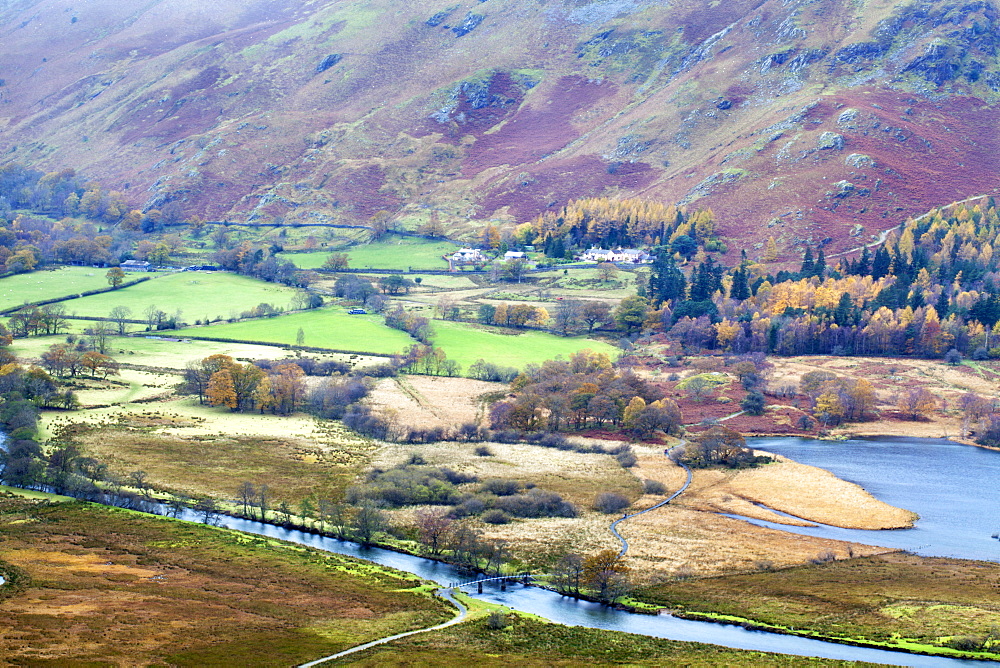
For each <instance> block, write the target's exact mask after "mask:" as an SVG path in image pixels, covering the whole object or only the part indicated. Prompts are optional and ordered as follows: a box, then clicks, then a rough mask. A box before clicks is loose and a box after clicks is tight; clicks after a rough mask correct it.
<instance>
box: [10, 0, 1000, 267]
mask: <svg viewBox="0 0 1000 668" xmlns="http://www.w3.org/2000/svg"><path fill="white" fill-rule="evenodd" d="M997 22H998V10H997V6H996V4H995V3H994V2H993V1H992V0H984V1H981V2H966V3H964V4H963V3H954V2H948V1H928V2H921V3H914V4H901V3H894V2H888V1H887V0H860V1H858V2H854V3H840V2H835V1H833V0H795V1H791V2H790V1H788V0H727V2H724V3H718V2H713V3H708V2H704V1H702V2H699V1H695V0H672V1H671V2H667V3H664V2H652V1H651V0H599V1H595V2H568V1H565V0H563V1H552V2H547V3H537V2H528V1H527V0H509V1H506V2H500V1H499V0H491V1H486V0H461V1H459V2H455V0H418V1H416V2H411V3H405V4H404V3H399V2H391V1H390V0H368V1H366V2H362V1H361V0H349V1H344V2H336V3H334V2H321V1H318V0H274V1H268V2H265V1H263V0H256V1H252V2H236V1H235V0H220V1H218V2H213V3H195V2H192V1H190V0H150V1H148V2H145V3H142V4H141V5H138V6H137V5H135V4H134V3H120V2H114V1H112V0H93V1H92V2H88V3H86V4H78V3H71V2H69V0H18V1H16V2H10V3H4V4H3V6H2V8H0V34H2V45H0V78H2V80H3V85H2V87H0V155H2V156H3V158H2V159H3V160H4V161H18V162H21V163H26V164H30V165H33V166H36V167H39V168H42V169H58V168H63V167H67V166H71V167H74V168H76V169H78V170H80V171H83V172H85V173H86V174H88V176H91V177H93V178H98V179H100V180H101V181H102V182H104V183H105V184H107V187H112V188H122V189H123V190H124V193H125V197H126V199H127V200H130V201H131V203H132V204H134V205H136V206H145V207H151V206H162V205H163V204H165V203H167V202H170V201H176V202H179V203H180V204H181V205H182V206H183V208H184V210H185V211H186V212H187V213H188V214H199V215H201V216H203V217H205V218H206V219H209V220H232V221H238V222H243V221H248V220H249V221H256V222H273V221H276V222H281V223H289V224H291V223H345V224H359V223H361V224H363V223H364V222H366V221H367V220H368V218H369V217H371V216H372V215H373V214H374V213H375V212H377V211H379V210H383V209H384V210H387V211H389V212H390V213H391V214H392V216H393V217H394V218H396V219H397V220H398V221H400V222H401V223H402V224H404V225H405V226H408V227H411V228H412V227H416V226H418V225H420V224H423V223H426V222H427V221H428V220H429V219H430V218H431V214H432V213H434V218H435V220H437V221H439V222H440V223H441V224H443V225H444V227H445V229H447V230H448V231H449V233H450V234H453V235H462V234H471V233H472V232H473V231H475V230H477V229H479V227H480V226H481V225H484V224H486V222H488V221H501V222H514V221H516V222H524V221H526V220H529V219H531V218H533V217H535V216H536V215H538V214H539V213H541V212H543V211H545V210H551V209H555V208H558V207H559V206H561V205H562V204H565V203H566V202H567V201H568V200H569V199H572V198H574V197H584V196H599V195H610V196H639V197H644V198H649V199H656V200H662V201H667V202H671V203H686V204H690V203H695V202H696V203H697V206H698V207H706V206H710V207H712V208H713V210H714V211H715V212H716V215H717V217H718V228H719V232H720V235H721V236H722V237H723V238H726V239H729V240H732V241H734V242H735V243H731V244H730V250H731V251H733V250H738V249H740V248H746V249H747V250H748V252H751V253H752V252H753V249H755V248H760V246H761V245H762V241H763V240H766V238H767V236H768V235H773V236H775V238H776V239H777V240H778V242H779V246H780V247H781V248H782V249H783V255H785V256H786V257H791V256H795V255H797V254H798V253H800V250H799V249H800V248H801V244H802V243H805V242H808V243H812V244H817V243H821V242H822V241H824V240H827V239H828V240H829V241H828V244H829V246H828V248H827V252H828V254H829V253H833V252H836V251H838V250H844V249H847V248H850V247H854V246H857V245H858V243H859V241H861V240H866V239H868V238H870V235H873V234H876V233H877V232H879V231H881V230H883V229H885V228H887V227H890V226H892V225H895V224H898V223H899V222H901V221H902V220H903V219H904V218H905V217H906V216H907V215H913V214H917V213H920V212H923V211H925V210H927V209H929V208H930V207H932V206H935V205H939V204H941V203H943V202H950V201H954V200H958V199H962V198H963V197H966V196H970V195H977V194H983V193H994V192H997V183H998V182H1000V180H998V172H1000V161H998V160H996V158H995V156H996V154H997V152H998V149H1000V137H998V136H997V134H996V132H995V128H996V127H997V124H998V121H1000V111H998V110H997V109H996V108H995V107H994V106H993V103H994V102H995V101H996V100H997V99H998V97H1000V59H998V55H997V53H998V52H997V48H998V46H1000V37H998V35H1000V32H998V29H997V28H998V26H997ZM852 236H853V237H855V238H852ZM757 254H759V251H758V253H757Z"/></svg>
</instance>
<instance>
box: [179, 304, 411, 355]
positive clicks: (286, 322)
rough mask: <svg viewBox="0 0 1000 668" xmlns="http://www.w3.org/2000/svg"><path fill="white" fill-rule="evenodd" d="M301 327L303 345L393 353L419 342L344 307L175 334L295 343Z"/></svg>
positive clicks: (376, 319)
mask: <svg viewBox="0 0 1000 668" xmlns="http://www.w3.org/2000/svg"><path fill="white" fill-rule="evenodd" d="M299 328H301V329H302V331H303V333H304V334H305V340H304V342H303V345H306V346H314V347H317V348H334V349H336V350H356V351H358V352H372V353H382V354H392V353H397V352H402V351H403V350H404V349H406V348H408V347H409V346H411V345H413V344H414V343H415V341H414V340H413V339H412V338H410V336H409V335H407V334H405V333H404V332H401V331H399V330H397V329H392V328H390V327H386V326H385V325H384V324H382V318H381V317H380V316H376V315H348V314H347V311H346V310H345V309H344V308H343V307H333V308H324V309H316V310H314V311H305V312H301V313H290V314H288V315H284V316H281V317H278V318H265V319H262V320H247V321H245V322H234V323H227V324H221V325H212V326H211V327H191V328H188V329H182V330H180V331H179V332H172V333H171V336H174V335H176V336H200V337H206V338H224V339H240V340H244V341H263V342H266V343H277V344H285V345H293V344H294V343H295V342H296V336H297V334H298V331H299Z"/></svg>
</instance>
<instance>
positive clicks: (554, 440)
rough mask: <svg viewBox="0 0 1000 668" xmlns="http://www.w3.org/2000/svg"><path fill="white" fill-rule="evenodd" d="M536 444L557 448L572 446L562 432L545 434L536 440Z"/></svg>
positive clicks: (569, 447) (565, 448) (567, 448)
mask: <svg viewBox="0 0 1000 668" xmlns="http://www.w3.org/2000/svg"><path fill="white" fill-rule="evenodd" d="M538 445H540V446H542V447H543V448H558V449H559V450H571V449H572V446H571V445H570V444H569V441H567V440H566V437H565V436H563V435H562V434H545V435H544V436H542V438H541V439H539V441H538Z"/></svg>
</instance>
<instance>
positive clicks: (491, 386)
mask: <svg viewBox="0 0 1000 668" xmlns="http://www.w3.org/2000/svg"><path fill="white" fill-rule="evenodd" d="M506 388H507V385H505V384H503V383H488V382H486V381H482V380H472V379H470V378H442V377H438V376H399V377H397V378H385V379H382V380H381V381H379V383H378V385H377V386H376V387H375V390H374V391H373V392H372V393H371V395H370V398H369V401H370V402H371V403H372V404H373V405H374V406H377V407H378V408H380V409H382V410H385V411H388V412H390V413H391V414H393V415H394V416H395V420H396V422H397V423H398V424H399V425H404V426H406V427H413V428H423V429H427V428H431V427H444V428H456V427H458V426H460V425H462V424H464V423H466V422H472V423H476V424H478V423H479V422H480V421H481V419H482V417H483V414H484V412H485V407H484V405H483V402H482V401H480V400H479V397H480V396H481V395H483V394H487V393H493V392H498V391H503V390H504V389H506Z"/></svg>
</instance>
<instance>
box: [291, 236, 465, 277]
mask: <svg viewBox="0 0 1000 668" xmlns="http://www.w3.org/2000/svg"><path fill="white" fill-rule="evenodd" d="M456 250H458V246H457V245H456V244H453V243H451V242H450V241H430V240H427V239H420V238H417V237H397V236H393V235H389V236H387V237H384V238H383V239H381V240H379V241H375V242H372V243H368V244H360V245H357V246H352V247H351V248H349V249H348V250H346V251H343V252H345V253H346V254H347V257H348V266H349V267H350V268H351V269H358V270H364V269H402V270H410V269H412V270H417V271H419V270H421V269H447V268H448V263H447V261H445V260H444V259H443V258H442V256H443V255H445V254H447V253H454V252H455V251H456ZM330 254H331V251H313V252H307V253H286V254H284V255H282V256H281V257H282V258H283V259H286V260H289V261H290V262H292V263H294V264H295V266H296V267H299V268H301V269H318V268H319V267H321V266H323V263H324V262H326V259H327V258H328V257H330Z"/></svg>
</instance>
